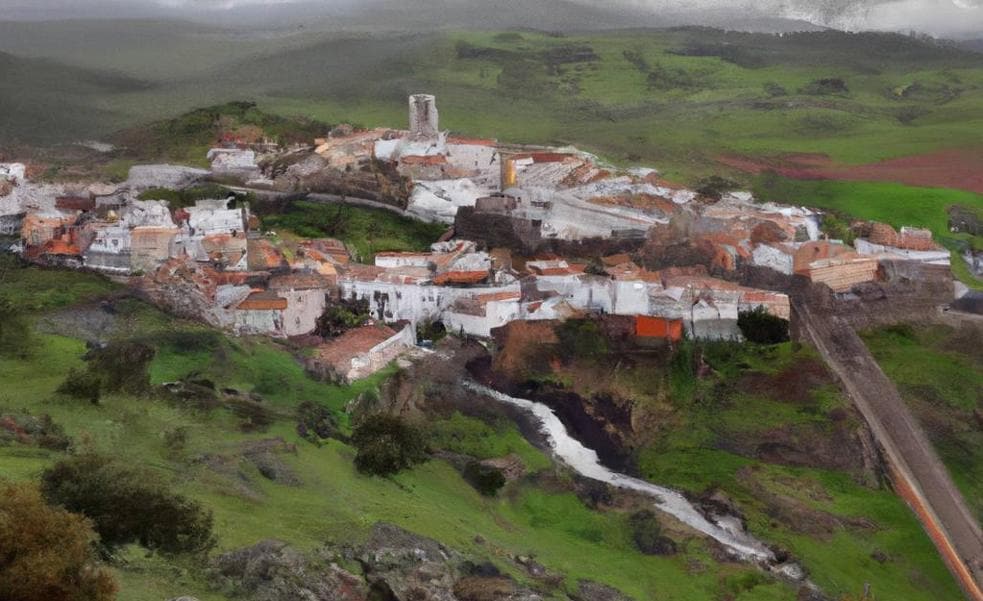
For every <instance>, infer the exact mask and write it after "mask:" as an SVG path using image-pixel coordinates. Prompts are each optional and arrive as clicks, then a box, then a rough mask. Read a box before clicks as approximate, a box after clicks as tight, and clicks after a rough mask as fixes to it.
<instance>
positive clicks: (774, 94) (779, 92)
mask: <svg viewBox="0 0 983 601" xmlns="http://www.w3.org/2000/svg"><path fill="white" fill-rule="evenodd" d="M764 90H765V94H767V95H768V96H769V97H771V98H781V97H782V96H788V90H786V89H785V88H784V87H782V86H781V85H779V84H777V83H775V82H773V81H770V82H768V83H766V84H765V85H764Z"/></svg>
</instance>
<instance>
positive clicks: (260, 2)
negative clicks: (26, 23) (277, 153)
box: [0, 0, 983, 35]
mask: <svg viewBox="0 0 983 601" xmlns="http://www.w3.org/2000/svg"><path fill="white" fill-rule="evenodd" d="M570 1H572V2H576V3H579V4H582V5H584V6H585V7H593V8H596V9H598V10H601V9H602V7H603V8H611V9H614V10H618V9H619V7H620V8H621V9H624V10H629V9H630V10H632V11H644V12H645V13H648V14H650V15H652V16H653V18H658V16H659V15H660V14H673V15H674V16H675V17H676V19H678V18H683V19H686V20H689V21H691V22H694V23H703V22H707V21H708V19H706V18H705V17H706V15H709V14H711V13H713V14H716V15H718V18H717V20H716V21H711V22H713V23H714V24H717V23H719V15H720V14H727V13H733V14H735V15H741V16H744V17H750V16H757V17H763V18H764V17H770V18H776V17H777V18H784V19H796V20H801V21H807V22H809V23H813V24H817V25H823V26H829V27H837V28H841V29H850V30H859V29H887V30H904V29H915V30H919V31H927V32H929V33H933V34H938V35H949V34H953V35H983V0H601V1H600V2H598V0H570ZM384 2H386V0H320V1H311V0H0V20H2V19H3V18H4V17H5V14H7V15H14V18H17V16H18V15H34V16H35V18H58V17H62V16H71V17H80V16H98V17H104V16H138V15H144V14H145V15H157V14H168V15H175V14H177V15H186V16H189V18H194V15H195V14H201V13H208V12H211V13H221V12H227V13H230V14H231V13H236V12H239V11H244V10H255V9H259V8H262V7H264V6H265V7H268V8H269V9H271V10H278V9H277V7H276V6H275V5H278V4H293V5H297V6H301V5H303V6H305V7H306V13H305V14H312V12H311V11H318V10H321V11H324V12H325V13H329V12H332V11H337V10H338V9H340V8H352V9H358V10H361V11H363V12H364V13H366V14H368V15H371V11H372V9H373V7H375V6H378V5H379V4H381V3H384ZM403 2H405V3H406V4H407V5H409V4H412V3H414V2H418V3H420V4H422V5H424V6H426V7H427V8H429V9H438V8H440V7H441V6H447V7H453V8H456V9H461V8H462V7H466V6H468V5H469V3H473V4H474V5H475V6H476V7H477V6H480V5H481V4H482V3H483V2H482V0H403ZM519 2H521V0H517V7H518V6H519ZM536 4H537V0H527V1H526V2H524V3H522V4H521V7H522V9H524V10H526V11H535V10H536ZM284 8H286V7H284ZM585 25H586V24H585Z"/></svg>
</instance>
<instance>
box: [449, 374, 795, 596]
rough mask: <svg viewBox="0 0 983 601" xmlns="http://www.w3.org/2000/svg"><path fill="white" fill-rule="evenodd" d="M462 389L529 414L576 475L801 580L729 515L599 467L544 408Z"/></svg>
mask: <svg viewBox="0 0 983 601" xmlns="http://www.w3.org/2000/svg"><path fill="white" fill-rule="evenodd" d="M464 386H465V387H466V388H468V389H470V390H472V391H474V392H477V393H479V394H482V395H485V396H488V397H491V398H493V399H495V400H497V401H499V402H502V403H506V404H509V405H512V406H515V407H518V408H520V409H523V410H525V411H528V412H529V413H532V414H533V415H534V416H535V417H536V419H537V420H538V421H539V423H540V428H541V431H542V433H543V434H544V436H545V437H546V439H547V442H548V444H549V445H550V447H551V448H552V450H553V453H554V454H555V455H556V457H557V458H558V459H560V461H562V462H563V463H565V464H566V465H568V466H569V467H570V468H572V469H573V470H574V471H575V472H577V473H578V474H580V475H582V476H584V477H586V478H590V479H592V480H598V481H600V482H606V483H608V484H611V485H613V486H617V487H619V488H625V489H630V490H634V491H638V492H641V493H644V494H646V495H649V496H651V497H652V498H653V499H654V500H655V507H656V508H657V509H659V510H660V511H663V512H665V513H668V514H669V515H671V516H673V517H675V518H676V519H678V520H679V521H681V522H683V523H684V524H686V525H688V526H689V527H691V528H693V529H694V530H697V531H699V532H701V533H703V534H705V535H707V536H709V537H710V538H712V539H714V540H716V541H717V542H719V543H720V544H722V545H723V546H725V547H726V548H728V549H730V550H731V551H732V552H733V553H734V554H736V555H737V556H739V557H740V558H741V559H744V560H747V561H752V562H756V563H761V564H764V565H766V566H768V567H769V568H770V569H772V570H773V571H775V572H777V573H779V574H782V575H783V576H786V577H788V578H790V579H792V580H801V579H802V577H803V576H804V574H802V572H801V568H800V567H799V566H797V565H795V564H782V565H779V566H776V565H775V564H776V563H777V560H776V557H775V554H774V553H773V552H772V551H771V550H770V549H769V548H768V547H767V546H766V545H765V544H764V543H762V542H761V541H759V540H757V539H756V538H754V537H752V536H751V535H749V534H748V533H747V532H745V531H744V528H743V527H742V525H741V520H739V519H737V518H735V517H733V516H714V520H713V521H711V520H710V519H708V518H707V517H705V516H704V515H703V514H702V513H701V512H700V511H699V510H698V509H697V508H696V507H694V506H693V504H692V503H690V502H689V501H688V500H687V499H686V497H684V496H683V495H682V494H681V493H679V492H677V491H675V490H672V489H669V488H665V487H662V486H658V485H655V484H651V483H649V482H645V481H644V480H639V479H638V478H632V477H631V476H626V475H624V474H620V473H618V472H615V471H612V470H610V469H608V468H607V467H605V466H604V465H602V464H601V461H600V459H599V458H598V456H597V453H596V452H595V451H594V450H592V449H589V448H587V447H585V446H584V445H582V444H581V443H580V442H579V441H578V440H576V439H575V438H573V437H572V436H570V434H569V432H567V429H566V427H564V425H563V423H562V422H561V421H560V418H559V417H557V415H556V414H555V413H554V412H553V410H552V409H550V408H549V407H547V406H546V405H543V404H542V403H536V402H533V401H529V400H526V399H520V398H515V397H511V396H509V395H507V394H504V393H501V392H498V391H497V390H494V389H492V388H489V387H487V386H483V385H481V384H478V383H476V382H473V381H466V382H464Z"/></svg>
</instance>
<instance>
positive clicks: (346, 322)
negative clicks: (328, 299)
mask: <svg viewBox="0 0 983 601" xmlns="http://www.w3.org/2000/svg"><path fill="white" fill-rule="evenodd" d="M368 320H369V301H368V300H367V299H355V298H352V299H344V300H340V301H338V302H334V303H331V304H329V305H328V306H327V307H325V309H324V313H322V314H321V316H320V317H318V318H317V324H316V327H315V329H314V333H315V334H317V335H318V336H320V337H322V338H334V337H336V336H340V335H341V334H344V333H345V332H347V331H348V330H351V329H352V328H357V327H359V326H361V325H363V324H365V322H367V321H368Z"/></svg>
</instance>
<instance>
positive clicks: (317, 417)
mask: <svg viewBox="0 0 983 601" xmlns="http://www.w3.org/2000/svg"><path fill="white" fill-rule="evenodd" d="M337 431H338V422H337V421H336V420H335V418H334V416H333V415H332V414H331V411H329V410H328V408H327V407H325V406H324V405H321V404H319V403H314V402H312V401H304V402H303V403H301V404H300V405H298V407H297V434H298V435H299V436H300V437H301V438H303V439H305V440H308V441H310V442H313V443H317V442H320V441H321V440H323V439H325V438H331V437H332V436H334V435H335V434H336V433H337Z"/></svg>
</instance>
